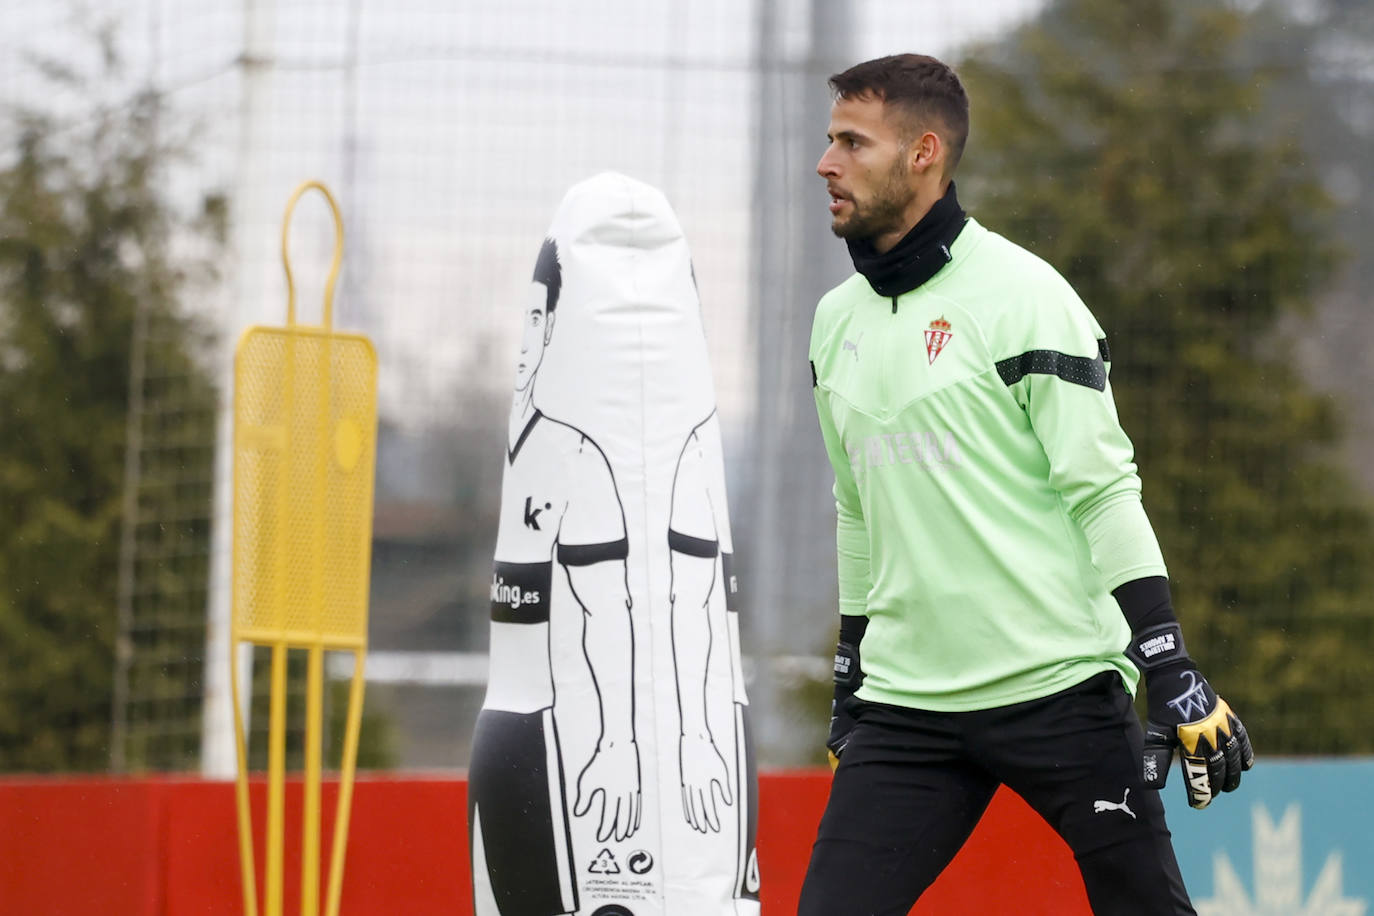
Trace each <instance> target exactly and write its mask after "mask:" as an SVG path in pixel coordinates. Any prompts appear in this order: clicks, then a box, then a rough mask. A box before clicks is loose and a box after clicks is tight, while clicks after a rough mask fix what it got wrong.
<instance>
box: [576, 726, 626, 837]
mask: <svg viewBox="0 0 1374 916" xmlns="http://www.w3.org/2000/svg"><path fill="white" fill-rule="evenodd" d="M598 796H599V797H600V801H601V805H600V809H599V811H598V821H599V823H598V826H597V829H596V838H597V840H599V841H600V842H602V843H604V842H606V841H607V840H609V839H611V838H612V837H614V838H615V839H617V840H623V839H625V838H626V837H628V836H630V835H631V834H632V833H634V832H635V831H636V830H638V829H639V815H640V793H639V746H638V745H637V744H636V743H635V742H634V741H633V740H629V741H608V740H605V739H603V740H602V741H601V742H600V743H599V744H598V745H597V748H596V752H595V753H593V754H592V759H591V760H589V761H587V765H586V766H585V767H583V768H582V773H581V774H580V775H579V776H578V777H577V801H576V802H575V803H574V804H573V814H575V815H577V816H578V817H583V816H585V815H586V814H587V813H588V812H589V811H591V809H592V803H593V802H594V801H596V800H597V798H598Z"/></svg>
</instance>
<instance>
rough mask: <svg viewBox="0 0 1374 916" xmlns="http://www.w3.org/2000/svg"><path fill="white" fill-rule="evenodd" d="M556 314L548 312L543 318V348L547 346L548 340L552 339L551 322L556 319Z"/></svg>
mask: <svg viewBox="0 0 1374 916" xmlns="http://www.w3.org/2000/svg"><path fill="white" fill-rule="evenodd" d="M557 314H558V313H557V312H549V313H548V314H547V315H545V316H544V346H546V347H547V346H548V345H549V340H550V339H551V338H552V337H553V320H554V318H555V317H557Z"/></svg>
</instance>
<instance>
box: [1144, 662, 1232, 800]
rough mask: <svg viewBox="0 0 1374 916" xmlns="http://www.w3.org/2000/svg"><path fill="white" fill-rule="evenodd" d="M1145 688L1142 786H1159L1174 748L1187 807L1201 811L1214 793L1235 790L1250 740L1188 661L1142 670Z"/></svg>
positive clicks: (1222, 702) (1165, 775)
mask: <svg viewBox="0 0 1374 916" xmlns="http://www.w3.org/2000/svg"><path fill="white" fill-rule="evenodd" d="M1145 689H1146V690H1147V691H1148V693H1149V709H1150V712H1149V721H1148V722H1147V723H1146V726H1145V759H1144V764H1143V765H1144V776H1145V785H1146V786H1148V787H1150V788H1152V789H1161V788H1163V787H1164V783H1165V781H1166V780H1167V779H1168V778H1169V764H1170V762H1171V759H1172V757H1173V754H1174V748H1178V751H1179V764H1180V768H1181V769H1182V770H1183V779H1184V783H1185V788H1186V789H1187V790H1188V804H1189V805H1191V806H1192V807H1194V808H1206V807H1207V806H1208V805H1209V804H1211V803H1212V799H1213V798H1215V797H1216V795H1217V793H1218V792H1230V791H1232V790H1233V789H1235V788H1236V787H1237V786H1239V785H1240V774H1241V773H1242V772H1243V771H1245V770H1248V769H1250V767H1252V766H1254V763H1255V751H1254V749H1253V748H1252V747H1251V746H1250V736H1249V735H1248V734H1246V732H1245V726H1244V725H1242V724H1241V722H1240V719H1239V717H1237V716H1236V714H1235V713H1234V712H1232V711H1231V707H1230V706H1228V705H1227V704H1226V701H1225V700H1223V699H1222V698H1221V697H1219V696H1217V695H1216V691H1214V690H1213V689H1212V686H1211V685H1210V684H1208V683H1207V679H1206V678H1204V677H1203V676H1202V674H1201V673H1200V672H1199V671H1198V670H1197V667H1196V666H1195V665H1193V663H1192V660H1191V659H1188V660H1184V661H1181V662H1178V663H1175V664H1172V665H1168V666H1166V667H1162V668H1158V669H1155V670H1150V671H1147V672H1146V675H1145Z"/></svg>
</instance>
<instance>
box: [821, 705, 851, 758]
mask: <svg viewBox="0 0 1374 916" xmlns="http://www.w3.org/2000/svg"><path fill="white" fill-rule="evenodd" d="M843 705H844V701H843V700H842V699H840V698H836V699H833V700H831V701H830V734H829V735H827V736H826V739H825V748H826V750H827V751H828V752H829V757H830V772H832V773H833V772H835V770H836V769H837V768H838V767H839V765H840V755H841V754H843V753H844V749H845V746H846V745H848V744H849V735H850V733H851V732H853V731H854V726H855V724H856V723H855V722H854V717H853V716H851V715H850V714H849V713H848V712H846V711H845V710H844V709H843V708H842V707H843Z"/></svg>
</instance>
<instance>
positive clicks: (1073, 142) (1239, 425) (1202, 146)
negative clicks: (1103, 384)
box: [960, 0, 1374, 753]
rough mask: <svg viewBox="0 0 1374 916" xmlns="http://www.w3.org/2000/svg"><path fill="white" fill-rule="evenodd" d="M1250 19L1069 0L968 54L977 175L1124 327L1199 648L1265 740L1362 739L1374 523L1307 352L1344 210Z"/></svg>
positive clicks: (1130, 422) (1148, 448)
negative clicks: (1335, 226)
mask: <svg viewBox="0 0 1374 916" xmlns="http://www.w3.org/2000/svg"><path fill="white" fill-rule="evenodd" d="M1249 27H1250V20H1249V19H1248V18H1247V15H1246V14H1245V13H1243V12H1241V11H1240V10H1238V9H1237V8H1236V7H1235V6H1233V5H1231V4H1225V3H1222V2H1219V0H1198V2H1183V0H1142V2H1139V3H1136V4H1133V5H1131V7H1130V8H1129V13H1127V11H1126V9H1125V8H1124V7H1122V6H1121V5H1120V4H1117V3H1113V2H1110V0H1056V2H1052V3H1051V4H1050V5H1049V6H1048V7H1047V8H1046V9H1045V11H1044V12H1043V13H1042V15H1041V16H1040V17H1039V18H1038V19H1037V20H1035V21H1033V22H1031V23H1029V24H1027V25H1025V26H1023V27H1021V28H1019V29H1018V30H1016V31H1015V32H1014V33H1012V34H1011V35H1010V36H1008V37H1006V38H1005V39H1003V40H1001V41H999V42H997V43H996V44H993V45H985V46H981V47H977V48H975V49H973V50H972V51H971V52H970V53H969V55H968V56H967V58H966V59H965V60H964V61H963V62H962V64H961V66H960V72H961V74H962V76H963V78H964V80H965V82H966V84H967V86H968V88H969V92H970V95H971V97H972V104H973V113H974V128H973V133H972V135H971V137H970V143H969V148H970V155H969V157H968V160H967V161H966V162H965V163H964V165H963V166H962V167H961V170H960V173H961V175H963V176H964V180H963V181H962V182H961V191H962V192H963V196H964V197H965V199H966V200H967V201H969V202H970V204H971V207H970V209H971V210H972V212H974V213H975V214H976V215H977V216H978V217H979V219H980V220H982V221H984V222H985V223H987V224H988V225H990V226H991V227H992V228H994V229H995V230H998V231H1001V232H1003V233H1004V234H1005V235H1007V236H1009V237H1010V238H1011V239H1013V240H1014V241H1018V242H1021V243H1023V244H1025V245H1027V246H1028V247H1029V248H1031V249H1032V250H1033V251H1035V252H1036V253H1037V254H1040V255H1041V256H1042V257H1044V258H1045V259H1046V260H1048V261H1049V262H1050V263H1052V264H1054V265H1056V266H1057V267H1058V268H1059V269H1060V271H1061V272H1063V273H1064V274H1065V276H1066V277H1067V278H1068V280H1069V281H1070V282H1071V283H1072V284H1073V285H1074V286H1075V288H1077V290H1078V291H1079V292H1080V294H1081V295H1082V296H1083V298H1084V299H1085V300H1086V301H1087V302H1088V304H1089V305H1090V307H1091V308H1092V309H1093V310H1094V312H1095V313H1096V314H1097V316H1098V318H1099V320H1100V321H1101V323H1102V324H1103V326H1104V327H1105V328H1106V329H1107V332H1108V337H1109V340H1110V343H1111V350H1112V356H1113V370H1112V379H1113V384H1114V389H1115V394H1116V398H1117V404H1118V408H1119V411H1120V414H1121V417H1122V421H1123V424H1124V426H1125V427H1126V430H1127V432H1128V433H1130V434H1131V435H1132V438H1133V441H1134V442H1135V445H1136V451H1137V456H1138V461H1139V464H1140V467H1141V476H1142V479H1143V480H1144V484H1145V500H1146V508H1147V510H1148V511H1149V512H1150V515H1151V518H1152V520H1153V522H1154V524H1155V528H1156V531H1157V532H1158V534H1159V538H1160V542H1161V544H1162V546H1163V548H1164V551H1165V558H1166V560H1168V561H1169V563H1170V573H1171V578H1172V581H1173V586H1174V593H1175V602H1176V606H1177V607H1178V609H1179V613H1180V617H1181V619H1182V620H1183V622H1184V631H1185V634H1186V635H1187V637H1188V640H1189V648H1190V651H1191V653H1192V654H1193V655H1194V657H1196V658H1198V659H1199V660H1200V661H1201V664H1202V666H1203V670H1204V671H1205V672H1206V673H1207V674H1208V677H1209V678H1211V679H1213V681H1214V682H1215V683H1216V684H1217V686H1218V689H1219V690H1221V691H1222V693H1223V694H1224V695H1225V696H1227V698H1228V699H1229V700H1231V701H1232V703H1233V705H1234V706H1235V707H1236V708H1237V709H1238V710H1239V711H1240V712H1241V714H1242V715H1243V717H1244V718H1245V721H1246V722H1247V724H1248V725H1250V727H1251V730H1252V732H1254V733H1255V737H1256V744H1257V747H1259V748H1260V749H1261V751H1263V752H1268V753H1281V752H1289V753H1313V752H1351V751H1368V750H1370V749H1372V748H1374V736H1371V735H1370V733H1369V729H1368V728H1367V725H1366V723H1367V721H1368V719H1369V717H1370V715H1371V714H1374V668H1371V666H1370V665H1369V664H1368V659H1367V652H1366V651H1365V650H1364V648H1363V647H1364V646H1367V645H1368V644H1369V639H1370V636H1371V633H1374V613H1371V606H1370V604H1369V600H1368V596H1369V595H1370V594H1372V593H1374V541H1372V540H1371V533H1374V531H1372V530H1371V515H1370V511H1369V508H1368V506H1367V502H1366V500H1365V498H1364V496H1363V495H1362V494H1361V493H1359V492H1358V491H1357V490H1356V489H1355V488H1354V487H1353V486H1352V482H1351V480H1350V477H1349V474H1348V473H1347V472H1346V471H1345V470H1343V469H1342V468H1341V467H1340V466H1339V464H1338V462H1337V460H1336V449H1337V447H1338V446H1339V444H1340V442H1341V435H1342V430H1341V422H1340V416H1339V414H1338V411H1337V409H1336V405H1335V404H1334V402H1332V401H1331V400H1330V399H1329V398H1327V397H1323V396H1320V395H1317V394H1315V393H1313V392H1312V391H1311V390H1310V388H1309V387H1308V386H1307V385H1306V384H1305V383H1304V380H1303V378H1302V377H1301V376H1300V375H1299V373H1298V371H1297V370H1296V368H1295V362H1294V359H1293V349H1294V343H1295V335H1301V334H1302V333H1303V331H1302V329H1303V326H1304V320H1305V316H1307V315H1308V314H1310V310H1311V306H1312V303H1313V300H1314V297H1315V296H1316V294H1317V293H1318V292H1319V291H1320V289H1321V287H1322V284H1323V283H1324V282H1326V281H1327V280H1328V279H1329V278H1330V276H1331V275H1332V273H1333V270H1334V268H1335V266H1336V264H1337V248H1336V246H1335V244H1334V242H1333V237H1332V232H1331V226H1332V205H1331V201H1330V199H1329V198H1328V196H1327V195H1326V193H1325V192H1324V191H1323V189H1322V187H1321V186H1320V184H1319V183H1318V181H1317V179H1316V176H1315V174H1314V172H1313V171H1312V169H1311V167H1310V166H1309V165H1308V163H1307V162H1306V161H1305V158H1304V150H1303V148H1302V146H1301V145H1300V142H1299V139H1298V138H1297V137H1296V136H1294V135H1293V134H1292V133H1289V132H1286V131H1285V130H1283V122H1282V121H1281V120H1277V119H1276V118H1275V117H1274V116H1273V115H1274V112H1275V110H1276V109H1275V108H1273V107H1271V106H1267V105H1266V99H1267V97H1268V90H1269V89H1271V88H1272V83H1273V80H1274V79H1276V78H1280V77H1281V76H1282V74H1281V73H1279V74H1275V73H1272V72H1269V71H1266V70H1264V69H1262V68H1260V67H1257V66H1247V65H1246V64H1245V63H1244V62H1243V60H1244V56H1245V55H1244V51H1245V50H1246V44H1245V42H1246V40H1247V38H1248V37H1249V32H1248V29H1249ZM1294 329H1296V330H1294ZM1280 331H1283V332H1284V333H1280Z"/></svg>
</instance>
